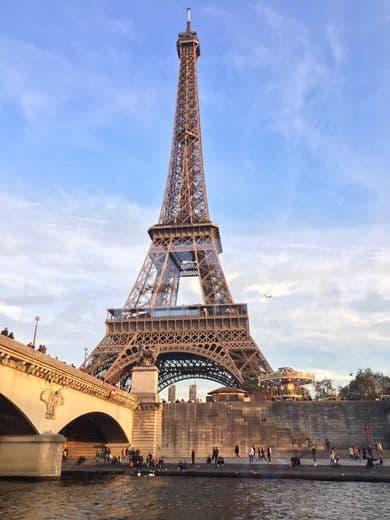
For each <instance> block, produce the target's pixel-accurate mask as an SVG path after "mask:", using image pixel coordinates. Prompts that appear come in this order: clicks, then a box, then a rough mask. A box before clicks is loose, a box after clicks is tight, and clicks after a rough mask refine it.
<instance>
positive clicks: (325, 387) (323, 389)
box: [314, 379, 337, 399]
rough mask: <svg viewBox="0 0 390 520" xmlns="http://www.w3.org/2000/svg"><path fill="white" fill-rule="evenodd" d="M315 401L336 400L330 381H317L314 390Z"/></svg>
mask: <svg viewBox="0 0 390 520" xmlns="http://www.w3.org/2000/svg"><path fill="white" fill-rule="evenodd" d="M314 394H315V398H316V399H336V397H337V393H336V390H335V389H334V388H333V384H332V380H331V379H321V380H320V381H317V382H316V384H315V388H314Z"/></svg>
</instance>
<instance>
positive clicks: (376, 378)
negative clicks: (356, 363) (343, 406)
mask: <svg viewBox="0 0 390 520" xmlns="http://www.w3.org/2000/svg"><path fill="white" fill-rule="evenodd" d="M389 393H390V377H388V376H384V375H383V374H381V373H380V372H373V371H372V370H371V369H370V368H366V369H364V370H363V369H360V370H358V372H357V374H356V376H355V379H353V380H352V381H351V382H350V383H349V385H346V386H344V387H342V388H341V389H340V394H339V395H340V397H341V399H364V400H367V399H378V398H379V397H380V396H381V395H383V394H389Z"/></svg>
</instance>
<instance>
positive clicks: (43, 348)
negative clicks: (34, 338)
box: [0, 327, 47, 354]
mask: <svg viewBox="0 0 390 520" xmlns="http://www.w3.org/2000/svg"><path fill="white" fill-rule="evenodd" d="M0 334H2V335H3V336H6V337H7V338H10V339H15V335H14V333H13V332H12V331H11V332H9V331H8V328H7V327H4V329H3V330H2V331H1V332H0ZM27 346H28V347H30V348H32V349H35V345H34V343H32V342H31V341H30V343H27ZM37 350H38V352H42V354H46V351H47V347H46V345H39V347H38V348H37Z"/></svg>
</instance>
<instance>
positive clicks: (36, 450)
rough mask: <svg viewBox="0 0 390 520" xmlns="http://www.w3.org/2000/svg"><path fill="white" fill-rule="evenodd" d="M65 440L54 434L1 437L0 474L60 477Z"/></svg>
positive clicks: (0, 475) (8, 476)
mask: <svg viewBox="0 0 390 520" xmlns="http://www.w3.org/2000/svg"><path fill="white" fill-rule="evenodd" d="M64 442H65V437H63V436H62V435H58V434H53V433H44V434H42V435H18V436H11V435H4V436H0V477H7V478H10V477H28V478H57V477H59V476H60V475H61V461H62V448H63V445H64Z"/></svg>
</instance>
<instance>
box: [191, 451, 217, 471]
mask: <svg viewBox="0 0 390 520" xmlns="http://www.w3.org/2000/svg"><path fill="white" fill-rule="evenodd" d="M193 453H195V452H193ZM211 464H215V465H216V466H218V467H220V468H222V467H223V466H224V465H225V459H224V458H223V457H222V456H221V454H220V452H219V448H218V446H213V449H212V450H211V456H210V455H207V457H206V466H211Z"/></svg>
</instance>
